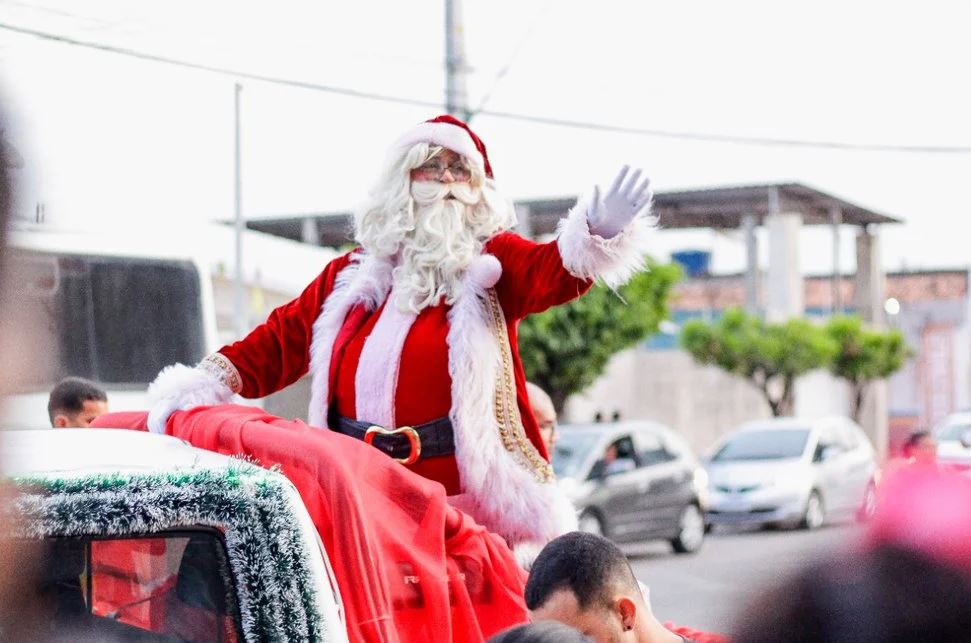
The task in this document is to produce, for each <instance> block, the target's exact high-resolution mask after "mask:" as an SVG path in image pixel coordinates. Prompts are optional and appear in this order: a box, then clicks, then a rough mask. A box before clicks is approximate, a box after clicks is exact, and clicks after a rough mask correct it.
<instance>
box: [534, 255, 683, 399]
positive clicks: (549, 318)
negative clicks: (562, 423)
mask: <svg viewBox="0 0 971 643" xmlns="http://www.w3.org/2000/svg"><path fill="white" fill-rule="evenodd" d="M647 265H648V270H646V271H645V272H641V273H639V274H637V275H635V276H634V278H633V279H631V280H630V282H628V283H627V284H626V285H624V286H621V287H620V288H618V289H617V291H616V292H614V291H612V290H610V289H609V288H607V287H606V286H603V285H601V284H597V285H595V286H594V287H593V288H592V289H591V290H590V292H588V293H587V294H585V295H584V296H583V297H580V298H579V299H576V300H574V301H572V302H570V303H568V304H564V305H562V306H557V307H555V308H551V309H550V310H547V311H545V312H543V313H539V314H536V315H530V316H529V317H527V318H526V319H524V320H523V321H522V323H521V324H520V325H519V351H520V354H521V355H522V359H523V366H524V368H525V369H526V377H527V378H528V379H529V380H530V381H532V382H535V383H536V384H537V385H539V386H540V387H542V388H543V389H544V390H545V391H546V392H547V393H549V396H550V397H551V398H552V400H553V406H554V407H556V411H557V413H560V412H562V411H563V406H564V405H565V404H566V400H567V398H568V397H569V396H570V395H572V394H574V393H578V392H580V391H582V390H583V389H585V388H586V387H587V386H589V385H590V384H592V383H593V381H594V380H595V379H596V378H597V377H598V376H599V375H600V374H601V373H603V371H604V369H605V368H606V366H607V362H608V361H609V360H610V358H611V356H613V355H614V354H615V353H617V352H618V351H621V350H623V349H625V348H629V347H631V346H633V345H635V344H636V343H637V342H639V341H641V340H643V339H644V338H645V337H647V336H648V335H650V334H652V333H654V332H656V331H657V328H658V324H660V323H661V321H662V320H664V319H666V318H667V316H668V305H667V304H668V296H669V295H670V293H671V287H672V286H673V285H674V284H675V282H677V280H678V279H679V278H680V276H681V270H680V268H678V266H677V265H675V264H659V263H657V262H656V261H654V260H651V259H648V262H647Z"/></svg>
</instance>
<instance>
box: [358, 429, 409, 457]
mask: <svg viewBox="0 0 971 643" xmlns="http://www.w3.org/2000/svg"><path fill="white" fill-rule="evenodd" d="M398 434H402V435H404V436H405V437H406V438H408V444H409V445H411V454H410V455H409V456H408V457H407V458H395V460H397V461H398V462H400V463H401V464H406V465H407V464H415V463H416V462H418V458H420V457H421V438H420V437H419V436H418V431H416V430H415V429H414V428H412V427H410V426H403V427H401V428H398V429H386V428H384V427H383V426H372V427H371V428H370V429H368V430H367V432H366V433H365V434H364V442H366V443H367V444H371V443H372V442H374V438H375V437H377V436H379V435H398Z"/></svg>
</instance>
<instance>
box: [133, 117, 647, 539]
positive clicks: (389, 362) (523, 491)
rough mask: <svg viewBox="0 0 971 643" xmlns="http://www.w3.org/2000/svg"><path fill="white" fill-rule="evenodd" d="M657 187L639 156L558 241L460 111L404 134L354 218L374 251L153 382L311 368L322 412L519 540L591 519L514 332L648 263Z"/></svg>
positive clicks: (255, 387) (236, 380) (348, 260)
mask: <svg viewBox="0 0 971 643" xmlns="http://www.w3.org/2000/svg"><path fill="white" fill-rule="evenodd" d="M650 200H651V191H650V188H649V182H648V181H647V180H646V179H645V180H641V178H640V171H635V172H630V171H629V170H628V168H626V167H625V168H624V169H623V170H622V171H621V172H620V174H619V175H618V176H617V178H616V180H615V181H614V183H613V185H612V187H611V188H610V189H609V190H608V191H607V192H606V193H605V194H604V195H603V196H602V197H601V195H600V191H599V189H597V188H595V189H594V191H593V195H592V197H591V198H590V199H588V200H585V201H581V202H580V203H578V204H577V206H576V207H574V208H573V209H572V210H571V211H570V213H569V214H568V215H567V217H566V218H565V219H563V220H562V221H561V222H560V225H559V229H558V236H557V238H556V240H555V241H552V242H550V243H545V244H541V243H534V242H532V241H529V240H527V239H524V238H523V237H520V236H518V235H516V234H514V233H512V232H510V231H509V230H510V229H511V228H512V227H513V226H514V225H515V213H514V210H513V208H512V205H511V203H509V202H508V201H506V200H505V199H503V198H502V197H501V196H500V194H499V192H498V191H497V189H496V185H495V182H494V179H493V174H492V168H491V166H490V165H489V157H488V155H487V153H486V147H485V145H484V144H483V142H482V140H481V139H479V137H478V136H476V135H475V134H474V133H473V132H472V131H471V130H470V129H469V127H468V126H467V125H466V124H465V123H463V122H461V121H459V120H458V119H455V118H453V117H451V116H439V117H438V118H434V119H432V120H430V121H427V122H424V123H421V124H419V125H417V126H415V127H413V128H412V129H411V130H410V131H408V132H406V133H405V134H404V136H402V137H401V138H400V139H399V140H398V141H397V142H396V144H395V145H394V146H393V147H392V149H391V153H390V154H389V158H388V161H387V162H386V165H385V168H384V171H383V173H382V175H381V177H380V179H379V180H378V182H377V185H376V187H375V188H374V189H373V190H372V191H371V193H370V197H369V199H368V201H367V202H366V204H365V205H364V206H363V207H362V208H360V210H359V211H358V212H357V213H356V214H355V217H354V224H355V225H354V237H355V240H356V241H357V243H358V244H359V246H360V247H359V248H357V249H355V250H352V251H351V252H348V253H347V254H345V255H343V256H341V257H339V258H337V259H334V260H333V261H331V262H330V263H329V264H328V265H327V266H326V267H325V268H324V271H323V272H322V273H321V274H320V276H319V277H317V278H316V279H315V280H314V281H313V282H312V283H311V284H310V285H309V286H308V287H307V288H306V290H304V291H303V293H302V294H301V295H300V296H298V297H297V298H296V299H294V300H293V301H291V302H290V303H288V304H286V305H284V306H281V307H280V308H277V309H276V310H274V311H273V312H272V313H271V314H270V316H269V318H268V319H267V320H266V322H265V323H263V324H262V325H260V326H259V327H257V328H256V329H255V330H253V331H252V332H251V333H250V334H249V335H247V336H246V337H245V338H244V339H243V340H241V341H238V342H236V343H234V344H230V345H229V346H225V347H223V348H221V349H220V350H219V351H218V352H216V353H213V354H212V355H210V356H208V357H206V358H205V359H204V360H203V361H202V362H201V363H200V364H198V365H197V366H195V367H194V368H190V367H187V366H184V365H180V364H177V365H175V366H171V367H168V368H166V369H165V370H163V371H162V373H161V374H160V375H159V377H158V378H157V379H156V381H155V382H154V383H153V384H152V386H151V393H152V395H153V396H154V398H155V399H156V400H157V402H156V403H155V406H154V408H153V411H152V413H151V417H150V425H151V427H152V430H154V431H158V432H164V431H165V423H166V419H167V418H168V416H169V414H171V413H172V411H174V410H175V409H179V408H188V407H191V406H196V405H211V404H218V403H223V402H226V401H228V400H229V399H230V398H231V397H232V396H233V395H234V394H239V395H241V396H243V397H246V398H259V397H263V396H265V395H269V394H270V393H273V392H274V391H277V390H279V389H281V388H283V387H285V386H287V385H289V384H291V383H293V382H295V381H296V380H298V379H299V378H301V377H302V376H304V375H305V374H306V373H307V372H308V371H309V372H310V375H311V400H310V410H309V423H310V424H311V425H313V426H317V427H321V429H330V430H332V431H337V432H340V433H344V434H347V435H351V436H354V437H356V438H358V439H361V440H364V441H366V442H368V443H369V444H371V445H372V446H373V447H375V448H377V449H380V450H382V451H384V452H385V453H387V454H388V455H389V456H390V457H394V458H397V459H399V460H400V461H401V462H402V463H403V465H404V466H406V467H408V468H410V469H411V470H413V471H415V472H417V473H418V474H420V475H422V476H425V477H427V478H431V479H433V480H437V481H439V482H440V483H441V484H443V485H444V486H445V488H446V490H447V492H448V494H449V495H450V496H451V500H452V501H454V503H455V504H456V505H457V506H459V507H460V508H462V509H464V510H465V511H466V512H468V513H470V514H471V515H472V516H473V517H474V518H475V519H476V520H478V521H479V522H480V523H482V524H483V525H485V526H486V527H487V528H489V529H491V530H492V531H494V532H496V533H499V534H501V535H502V536H504V537H505V538H506V539H507V541H509V542H510V544H512V545H519V544H521V543H542V542H545V541H547V540H549V539H551V538H553V537H555V536H557V535H559V534H561V533H563V532H564V531H568V530H570V529H571V528H574V526H575V520H576V518H575V513H574V511H573V508H572V507H571V506H570V504H569V502H568V501H567V500H566V499H565V498H564V497H562V495H561V494H560V493H559V492H558V490H557V487H556V485H555V481H554V476H553V471H552V468H551V466H550V462H549V454H548V453H547V452H546V448H545V447H544V445H543V442H542V440H541V438H540V433H539V429H538V427H537V425H536V421H535V420H534V418H533V414H532V412H531V411H530V407H529V402H528V397H527V393H526V379H525V376H524V373H523V367H522V364H521V362H520V358H519V353H518V346H517V339H516V332H517V326H518V324H519V321H520V320H521V319H523V318H524V317H525V316H526V315H529V314H530V313H536V312H540V311H543V310H546V309H547V308H550V307H551V306H555V305H557V304H561V303H564V302H566V301H569V300H571V299H573V298H575V297H578V296H580V295H582V294H583V293H584V292H585V291H586V290H587V289H589V288H590V287H591V285H592V284H593V282H594V280H597V279H600V280H602V281H603V282H604V283H606V284H608V285H611V286H616V285H619V284H622V283H623V282H625V281H626V280H627V279H628V278H629V277H630V276H631V275H633V274H634V273H636V272H637V271H639V270H641V269H642V268H643V250H644V241H645V237H646V236H647V233H648V230H649V227H650V224H649V221H648V219H647V217H646V212H647V209H648V206H649V203H650Z"/></svg>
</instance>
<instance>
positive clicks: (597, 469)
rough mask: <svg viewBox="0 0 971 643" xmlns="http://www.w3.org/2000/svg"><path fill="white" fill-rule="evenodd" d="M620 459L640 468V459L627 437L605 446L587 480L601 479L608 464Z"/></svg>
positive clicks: (632, 442) (631, 440)
mask: <svg viewBox="0 0 971 643" xmlns="http://www.w3.org/2000/svg"><path fill="white" fill-rule="evenodd" d="M622 458H626V459H629V460H633V461H634V464H635V465H636V466H640V458H638V456H637V449H636V448H635V447H634V440H633V439H631V436H629V435H625V436H623V437H621V438H618V439H616V440H614V441H613V442H611V443H610V444H609V445H607V448H606V449H604V452H603V454H602V455H601V456H600V458H598V459H597V461H596V462H595V463H594V465H593V467H591V468H590V475H589V476H587V477H588V479H590V480H593V479H595V478H602V477H603V476H604V474H605V473H606V472H607V468H608V467H609V466H610V464H611V463H612V462H614V461H616V460H620V459H622Z"/></svg>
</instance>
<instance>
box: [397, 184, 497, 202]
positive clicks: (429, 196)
mask: <svg viewBox="0 0 971 643" xmlns="http://www.w3.org/2000/svg"><path fill="white" fill-rule="evenodd" d="M411 197H412V198H413V199H414V200H415V203H417V204H418V205H431V204H433V203H438V202H439V201H442V200H444V199H446V198H447V197H452V198H454V199H455V200H456V201H460V202H461V203H464V204H465V205H476V204H477V203H479V201H481V200H482V190H481V189H480V188H477V187H473V186H471V185H470V184H468V183H466V182H461V183H459V182H456V183H439V182H438V181H413V182H412V184H411Z"/></svg>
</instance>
